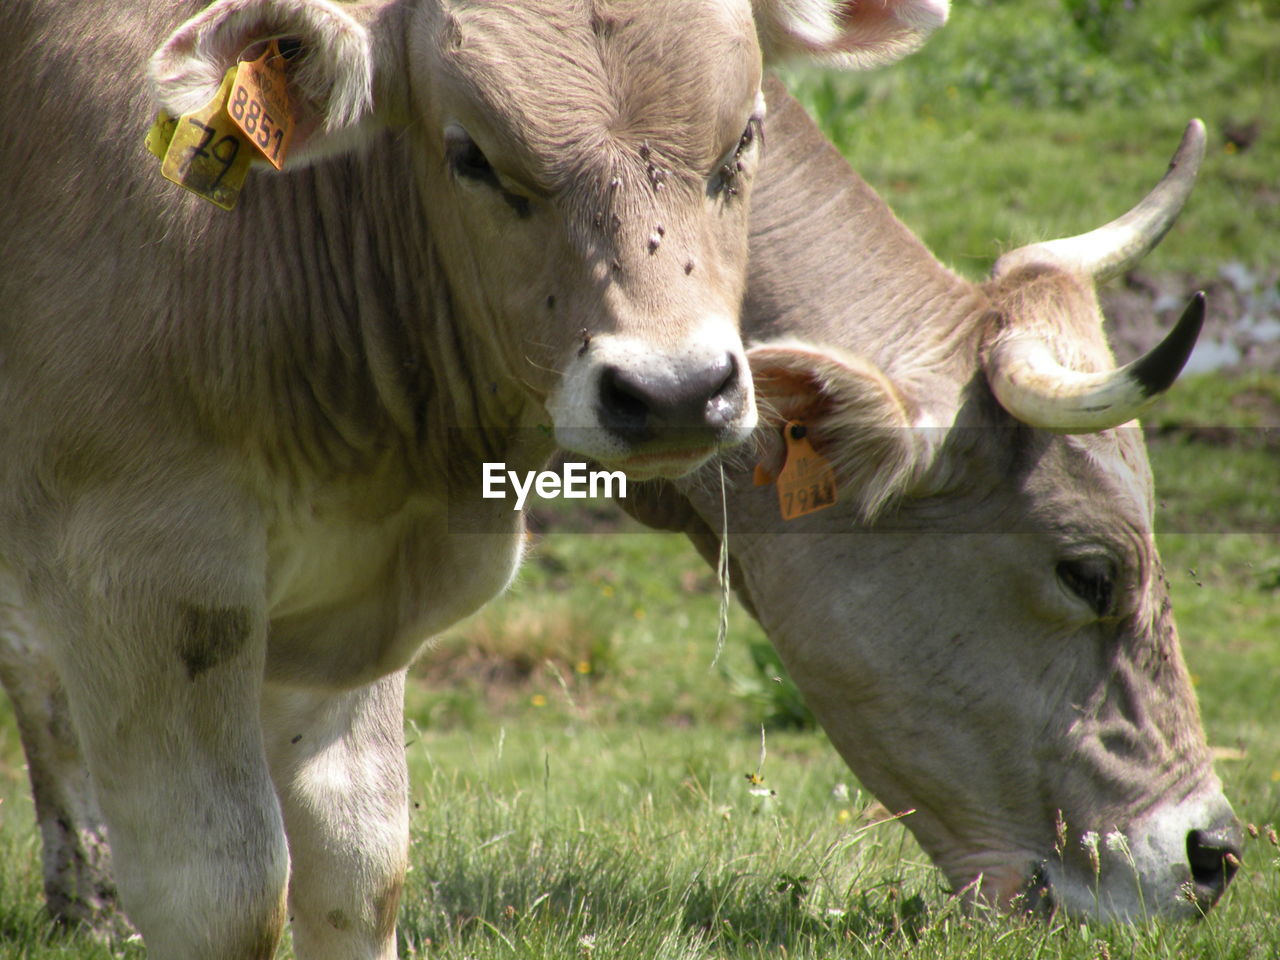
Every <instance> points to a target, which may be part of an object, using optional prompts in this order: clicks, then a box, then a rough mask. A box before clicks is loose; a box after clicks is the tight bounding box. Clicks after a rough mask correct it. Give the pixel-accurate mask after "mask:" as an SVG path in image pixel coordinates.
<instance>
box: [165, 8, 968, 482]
mask: <svg viewBox="0 0 1280 960" xmlns="http://www.w3.org/2000/svg"><path fill="white" fill-rule="evenodd" d="M946 10H947V4H946V0H892V2H877V3H875V4H864V3H853V2H837V0H756V2H755V3H754V4H752V3H750V2H748V0H651V2H645V3H625V2H615V0H575V2H564V0H558V2H551V0H537V2H527V3H509V2H503V0H490V2H483V0H468V2H463V0H456V2H455V0H384V2H381V3H372V4H363V5H352V6H347V5H339V4H335V3H330V2H327V0H220V2H218V3H216V4H214V5H213V6H211V7H210V8H208V9H207V10H205V11H204V12H203V13H201V14H199V15H198V16H196V17H195V18H193V19H192V20H190V21H188V22H187V23H186V24H184V25H183V26H182V27H180V28H179V29H178V30H177V32H176V33H174V34H173V36H172V37H171V38H170V39H169V40H168V41H167V42H166V43H165V44H164V45H163V46H162V47H161V48H160V50H159V51H158V53H157V54H156V56H155V58H154V59H153V62H152V73H153V77H154V80H155V84H156V87H157V90H158V95H159V99H160V102H161V103H162V104H163V105H164V106H165V107H166V108H167V109H169V111H170V112H171V113H175V112H178V113H180V112H182V111H183V110H188V109H191V108H193V107H194V106H196V105H199V104H202V103H203V102H205V101H207V100H208V99H209V97H210V96H211V95H212V93H213V92H214V90H215V89H216V88H217V86H218V82H219V80H220V78H221V76H222V74H223V72H224V71H225V70H226V68H227V67H228V66H229V65H231V64H233V63H234V62H235V61H236V59H237V58H238V57H243V56H246V55H251V54H253V53H254V52H256V51H257V50H258V49H260V48H261V47H262V46H263V44H264V41H266V40H267V39H269V38H273V37H275V38H287V41H288V43H287V46H288V48H289V49H290V51H291V54H292V59H291V60H290V63H289V65H288V67H287V71H288V73H289V76H290V82H291V84H292V85H293V87H294V88H295V90H294V94H295V97H294V99H295V101H296V103H297V104H298V105H299V114H300V116H299V132H298V134H297V135H296V137H295V143H296V145H297V146H296V148H295V151H294V155H295V160H294V161H293V163H294V164H295V165H296V164H297V163H299V162H305V161H306V160H307V159H308V158H310V159H311V160H313V161H314V160H316V159H317V158H323V157H326V156H330V155H333V154H336V153H345V152H353V151H354V152H359V151H362V150H368V149H369V145H370V143H372V142H374V141H376V140H377V139H378V138H379V137H384V136H385V137H388V138H390V139H393V140H394V142H395V143H396V144H397V145H398V146H397V149H398V150H400V151H401V153H400V156H402V157H403V158H404V165H405V166H407V167H409V169H394V168H393V169H390V170H384V172H385V173H386V174H387V175H390V176H393V177H394V176H397V175H403V176H404V177H405V181H406V182H405V188H404V191H403V196H404V199H405V202H406V203H414V202H416V203H417V204H418V205H419V206H420V208H421V209H420V210H418V211H417V214H418V216H420V218H421V222H422V223H424V224H425V225H426V231H425V232H424V235H429V237H430V249H429V252H428V256H427V259H428V261H429V262H430V263H431V264H432V269H439V271H440V273H441V275H442V276H443V278H444V285H445V286H446V287H447V296H445V297H443V298H441V299H442V300H443V303H437V304H435V305H434V310H435V311H436V312H437V314H438V313H439V312H441V311H446V312H448V314H449V315H450V317H451V321H450V322H451V323H452V324H453V326H454V328H455V331H457V330H459V329H460V331H461V334H462V337H463V338H465V339H466V340H467V341H468V347H467V349H468V351H470V353H471V359H472V364H471V366H472V367H473V368H478V369H483V370H484V376H485V378H486V379H487V380H489V381H491V382H492V381H501V391H502V392H503V394H504V399H505V400H507V401H510V399H511V397H512V396H513V395H514V397H515V398H516V401H515V403H514V404H513V403H511V402H506V403H504V404H500V406H501V407H502V418H503V421H504V424H513V425H517V426H519V425H523V426H529V427H531V426H535V425H539V424H541V423H543V422H544V421H545V420H546V419H548V418H549V419H550V420H551V421H552V424H553V426H554V433H555V437H556V439H557V440H558V441H559V442H560V443H561V444H562V445H563V446H565V447H567V448H569V449H571V450H574V451H576V452H579V453H583V454H588V455H591V456H593V457H595V458H597V459H599V460H601V461H604V462H606V463H609V464H611V465H614V466H621V467H624V468H627V469H629V470H631V471H633V472H635V473H637V474H639V475H647V474H661V475H679V474H682V473H684V472H686V471H688V470H690V469H692V468H693V467H694V466H696V465H698V464H699V463H701V462H702V461H703V460H704V459H705V458H706V457H707V456H708V455H709V454H710V453H711V452H712V451H713V450H715V449H716V448H718V447H720V446H723V445H727V444H733V443H736V442H738V441H740V440H741V439H743V438H745V437H746V436H748V435H749V434H750V432H751V430H752V429H753V427H754V426H755V423H756V413H755V406H754V401H753V390H752V384H751V378H750V376H749V375H748V369H747V362H746V358H745V355H744V353H743V348H742V344H741V341H740V339H739V335H738V314H739V306H740V301H741V298H742V293H743V287H744V276H745V269H746V257H747V243H746V237H747V215H746V210H747V204H748V201H749V197H750V193H751V184H752V181H753V179H754V177H755V173H756V167H757V164H758V160H759V155H760V152H761V149H762V131H763V124H764V115H763V99H762V97H761V95H760V82H761V69H762V52H761V51H762V47H763V48H765V53H766V54H767V55H768V56H770V57H779V56H786V55H789V54H793V53H803V54H807V55H810V56H815V57H818V58H821V59H826V60H830V61H833V62H836V63H843V64H845V65H850V66H861V65H864V64H868V63H873V62H881V61H884V60H886V59H891V58H894V57H896V56H900V55H901V54H903V53H905V52H907V51H909V50H910V49H912V48H914V47H915V46H916V45H918V43H919V42H920V39H921V38H922V37H923V35H924V34H926V33H927V32H928V31H929V30H931V29H932V28H934V27H936V26H938V25H939V24H941V23H942V22H943V20H944V19H945V16H946ZM382 131H389V133H383V132H382ZM285 175H286V176H287V175H288V174H287V172H286V174H285ZM415 197H416V198H418V199H417V200H416V201H415V200H413V199H411V198H415ZM352 202H358V198H356V197H353V201H352ZM403 259H404V261H405V263H408V264H412V263H415V262H420V261H421V259H422V251H411V255H410V254H406V255H405V256H404V257H403ZM424 309H425V308H424ZM432 322H434V323H437V324H438V323H441V322H443V321H442V319H441V317H439V316H436V317H434V318H433V321H432ZM456 335H457V334H456V333H455V336H456ZM436 336H439V335H438V334H436ZM477 341H478V343H476V342H477ZM475 358H479V359H475ZM452 376H453V378H454V379H455V380H457V383H454V382H450V387H451V388H454V387H457V388H458V389H457V390H453V392H454V393H459V392H460V391H463V392H465V391H471V390H474V388H475V382H474V381H475V379H476V378H477V376H478V375H477V374H476V373H475V372H474V369H473V370H471V371H463V370H457V371H454V372H453V373H452ZM485 386H486V387H488V384H486V385H485ZM496 389H497V388H496V387H495V390H496ZM463 395H465V393H464V394H463ZM486 402H490V401H488V400H487V399H486Z"/></svg>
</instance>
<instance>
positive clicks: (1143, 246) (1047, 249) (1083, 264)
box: [991, 120, 1204, 283]
mask: <svg viewBox="0 0 1280 960" xmlns="http://www.w3.org/2000/svg"><path fill="white" fill-rule="evenodd" d="M1203 157H1204V124H1203V123H1202V122H1201V121H1199V120H1192V121H1191V122H1190V123H1188V124H1187V129H1186V130H1185V131H1184V132H1183V134H1182V142H1181V143H1180V144H1178V150H1177V152H1176V153H1175V154H1174V155H1173V160H1171V161H1170V162H1169V169H1168V171H1167V172H1166V173H1165V175H1164V177H1163V178H1162V179H1161V181H1160V182H1159V183H1158V184H1156V186H1155V188H1154V189H1153V190H1152V191H1151V192H1150V193H1149V194H1147V196H1146V197H1145V198H1144V199H1143V200H1142V202H1141V203H1139V204H1138V205H1137V206H1136V207H1134V208H1133V209H1132V210H1130V211H1129V212H1128V213H1126V214H1125V215H1124V216H1122V217H1120V218H1119V219H1118V220H1113V221H1111V222H1110V223H1108V224H1107V225H1106V226H1103V227H1099V228H1098V229H1097V230H1091V231H1089V232H1088V233H1082V234H1080V235H1079V236H1076V237H1063V238H1061V239H1059V240H1046V241H1045V242H1043V243H1033V244H1030V245H1028V246H1025V247H1019V248H1018V249H1016V250H1010V251H1009V252H1008V253H1006V254H1004V255H1003V256H1001V257H1000V258H999V259H998V260H997V261H996V264H995V266H994V267H993V268H992V270H991V276H992V277H993V278H999V277H1002V276H1005V275H1006V274H1008V273H1011V272H1012V271H1014V270H1016V269H1018V268H1020V267H1026V266H1033V265H1043V266H1052V267H1058V268H1061V269H1066V270H1071V271H1072V272H1075V273H1083V274H1086V275H1088V276H1091V277H1093V279H1094V281H1095V282H1096V283H1102V282H1103V281H1104V280H1109V279H1110V278H1112V277H1114V276H1118V275H1119V274H1121V273H1123V272H1124V271H1126V270H1128V269H1129V268H1130V267H1132V266H1133V265H1134V264H1136V263H1137V262H1138V261H1139V260H1141V259H1142V258H1143V257H1145V256H1146V255H1147V254H1148V253H1150V252H1151V250H1152V248H1154V247H1155V245H1156V244H1157V243H1159V242H1160V240H1161V239H1162V238H1163V237H1164V235H1165V234H1166V233H1168V232H1169V228H1170V227H1172V226H1173V222H1174V221H1175V220H1177V219H1178V214H1179V213H1180V212H1181V211H1182V207H1183V204H1185V203H1186V202H1187V197H1188V196H1190V195H1191V188H1192V187H1193V186H1194V185H1195V181H1196V173H1197V172H1198V171H1199V169H1200V161H1201V160H1202V159H1203Z"/></svg>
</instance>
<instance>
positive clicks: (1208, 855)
mask: <svg viewBox="0 0 1280 960" xmlns="http://www.w3.org/2000/svg"><path fill="white" fill-rule="evenodd" d="M1187 862H1188V863H1189V864H1190V865H1191V879H1192V881H1193V882H1194V883H1195V886H1196V894H1197V899H1198V900H1202V901H1205V902H1206V904H1207V905H1208V906H1212V905H1213V904H1214V903H1216V902H1217V901H1218V898H1219V897H1221V896H1222V893H1223V891H1224V890H1226V889H1227V884H1228V883H1230V882H1231V879H1232V877H1234V876H1235V875H1236V871H1237V870H1238V869H1239V868H1240V844H1239V842H1238V841H1237V840H1236V838H1235V837H1234V836H1233V835H1232V831H1231V830H1227V829H1222V830H1192V831H1191V832H1190V833H1188V834H1187Z"/></svg>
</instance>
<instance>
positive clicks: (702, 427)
mask: <svg viewBox="0 0 1280 960" xmlns="http://www.w3.org/2000/svg"><path fill="white" fill-rule="evenodd" d="M739 369H740V364H739V362H738V358H737V357H736V356H734V355H733V354H732V353H728V352H726V353H724V354H722V355H721V356H719V357H717V358H716V359H715V360H713V361H712V362H710V363H706V364H704V365H703V366H702V367H700V368H698V369H693V370H689V369H685V370H682V371H680V372H679V373H676V372H674V371H668V370H663V371H661V372H660V373H645V372H639V371H635V370H629V369H627V368H625V367H615V366H610V367H606V368H605V369H604V371H603V373H602V374H601V377H600V390H599V404H600V406H599V414H600V420H601V423H602V425H603V426H604V427H605V428H606V429H608V430H611V431H613V432H614V433H616V434H618V435H620V436H623V437H626V438H627V439H628V440H632V441H636V440H647V439H650V437H651V436H652V435H654V434H656V433H658V432H661V433H663V434H665V435H668V436H674V435H676V434H680V433H686V434H687V436H688V439H690V440H691V441H696V442H697V443H698V444H700V445H702V444H706V443H707V442H709V441H711V440H712V439H714V435H715V434H718V433H720V432H721V431H723V430H724V429H725V428H726V427H728V426H730V425H731V424H733V422H734V421H735V420H737V418H738V417H739V416H740V415H741V413H742V408H743V404H744V403H745V400H746V394H745V391H744V390H743V388H742V378H741V376H740V374H739ZM708 431H710V432H711V433H710V435H709V433H708Z"/></svg>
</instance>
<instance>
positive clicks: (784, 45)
mask: <svg viewBox="0 0 1280 960" xmlns="http://www.w3.org/2000/svg"><path fill="white" fill-rule="evenodd" d="M752 7H753V8H754V12H755V18H756V27H757V29H758V31H759V33H760V46H761V48H762V49H763V50H764V56H765V59H766V60H767V61H770V62H776V61H779V60H787V59H791V58H794V57H809V58H811V59H817V60H819V61H820V62H822V63H826V64H829V65H831V66H835V67H840V68H843V69H846V70H865V69H867V68H868V67H875V66H879V65H881V64H884V63H890V62H892V61H894V60H898V59H900V58H902V57H905V56H906V55H907V54H909V53H911V52H913V51H915V50H917V49H919V47H920V45H921V44H922V43H924V41H925V39H926V38H927V37H928V36H929V34H930V33H932V32H933V31H934V30H936V29H938V27H940V26H942V25H943V24H944V23H946V22H947V13H948V12H949V8H950V0H752Z"/></svg>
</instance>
